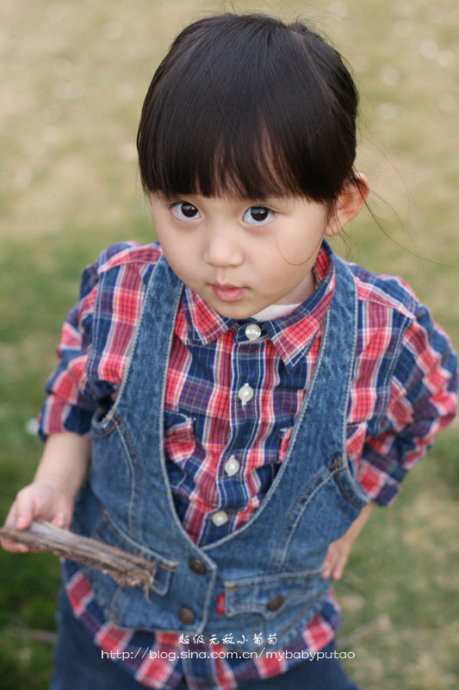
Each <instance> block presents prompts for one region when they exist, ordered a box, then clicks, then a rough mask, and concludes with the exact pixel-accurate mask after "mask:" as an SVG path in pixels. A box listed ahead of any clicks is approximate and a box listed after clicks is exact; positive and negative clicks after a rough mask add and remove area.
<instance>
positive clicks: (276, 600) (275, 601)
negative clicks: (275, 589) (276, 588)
mask: <svg viewBox="0 0 459 690" xmlns="http://www.w3.org/2000/svg"><path fill="white" fill-rule="evenodd" d="M283 603H284V597H283V596H282V594H276V596H275V597H271V599H270V600H269V601H268V603H267V604H266V608H267V609H268V611H277V609H280V607H281V606H282V604H283Z"/></svg>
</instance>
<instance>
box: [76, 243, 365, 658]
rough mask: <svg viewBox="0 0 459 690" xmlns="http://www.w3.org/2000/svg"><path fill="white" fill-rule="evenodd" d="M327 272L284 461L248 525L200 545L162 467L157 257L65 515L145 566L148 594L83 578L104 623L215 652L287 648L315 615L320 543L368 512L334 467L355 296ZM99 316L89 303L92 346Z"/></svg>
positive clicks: (165, 275)
mask: <svg viewBox="0 0 459 690" xmlns="http://www.w3.org/2000/svg"><path fill="white" fill-rule="evenodd" d="M333 260H334V264H335V270H336V289H335V294H334V297H333V300H332V303H331V306H330V308H329V310H328V312H327V316H326V323H325V327H324V333H323V337H322V343H321V348H320V353H319V357H318V360H317V363H316V365H315V368H314V374H313V380H312V382H311V385H310V387H309V390H308V391H307V394H306V397H305V400H304V404H303V406H302V409H301V411H300V413H299V415H298V418H297V420H296V423H295V427H294V430H293V434H292V437H291V440H290V443H289V446H288V450H287V454H286V456H285V459H284V460H283V462H282V464H281V466H280V469H279V471H278V473H277V475H276V477H275V479H274V481H273V483H272V485H271V487H270V489H269V491H268V493H267V495H266V496H265V498H264V500H263V502H262V504H261V506H260V507H259V508H258V510H257V511H256V513H255V514H254V515H253V517H252V518H251V519H250V520H249V521H248V522H247V523H246V524H245V525H244V526H243V527H241V528H240V529H237V530H236V531H235V532H233V533H231V534H228V535H227V536H225V537H224V538H222V539H219V540H218V541H216V542H213V543H211V544H208V545H205V546H203V547H200V546H197V545H196V544H195V543H194V542H193V541H192V540H191V539H190V537H189V536H188V534H187V533H186V531H185V529H184V528H183V526H182V524H181V522H180V520H179V518H178V517H177V514H176V511H175V508H174V502H173V497H172V494H171V489H170V486H169V482H168V476H167V470H166V463H165V456H164V400H165V386H166V377H167V370H168V359H169V351H170V346H171V341H172V337H173V332H174V323H175V318H176V313H177V309H178V305H179V302H180V298H181V293H182V288H183V284H182V283H181V282H180V281H179V279H178V278H177V276H176V275H175V274H174V273H173V271H172V270H171V269H170V267H169V265H168V264H167V262H166V260H165V259H164V258H162V259H161V260H160V261H159V263H158V264H157V266H156V268H155V270H154V271H153V272H152V275H151V278H150V280H149V283H148V287H147V290H146V294H145V298H144V305H143V310H142V315H141V319H140V321H139V324H138V327H137V329H136V333H135V337H134V342H133V345H132V348H131V356H130V360H129V363H128V366H127V370H126V374H125V377H124V380H123V383H122V385H121V388H120V390H119V394H118V397H117V400H116V402H115V404H114V405H113V407H112V408H111V409H110V410H109V412H108V413H102V412H101V413H99V414H97V413H96V414H95V416H94V419H93V424H92V436H93V455H92V472H91V475H90V477H89V480H88V482H87V484H86V485H85V487H83V489H82V491H81V492H80V496H79V500H78V501H77V505H76V508H75V515H74V526H75V528H76V529H77V531H79V532H80V533H82V534H85V535H87V536H91V537H94V538H96V539H100V540H102V541H104V542H106V543H108V544H111V545H113V546H117V547H119V548H121V549H124V550H126V551H129V552H132V553H134V554H136V555H140V556H142V557H143V558H144V559H146V560H147V561H149V563H150V564H151V572H152V574H153V576H154V582H153V585H152V587H151V589H150V590H149V591H148V592H145V591H144V589H143V588H142V587H133V588H130V587H121V586H119V585H118V584H117V583H116V582H115V581H114V580H113V579H112V578H110V577H109V576H107V575H104V574H102V573H101V572H100V571H98V570H94V569H88V568H85V573H86V575H87V577H88V578H89V580H90V582H91V585H92V587H93V589H94V592H95V596H96V599H97V601H98V603H99V605H100V606H101V607H102V610H103V611H104V613H105V616H106V617H107V619H109V620H111V621H112V622H113V623H115V624H116V625H119V626H121V627H127V628H135V629H147V630H167V631H175V632H182V633H187V634H195V633H203V634H204V635H206V636H209V637H210V636H211V635H216V636H217V637H218V638H220V640H221V638H222V637H223V636H224V635H230V634H231V635H232V636H233V639H234V643H235V644H234V647H235V648H238V647H239V648H240V649H241V650H244V651H250V650H251V649H253V648H254V642H253V638H254V635H255V634H257V635H259V634H260V633H261V634H262V635H263V636H264V639H265V640H266V639H267V637H268V636H269V635H272V636H275V638H277V645H273V646H271V647H270V649H274V648H275V647H276V646H277V647H283V646H285V645H287V644H288V642H289V641H290V640H292V639H293V638H294V637H296V636H297V635H298V633H299V632H300V631H301V630H302V629H303V627H304V625H305V623H307V622H308V621H309V620H310V619H311V618H312V617H313V616H314V615H315V614H316V613H317V612H318V611H319V610H320V608H321V606H322V605H323V603H324V600H325V599H326V597H327V594H328V592H329V589H330V581H329V580H324V579H322V577H321V566H322V563H323V561H324V558H325V555H326V553H327V548H328V545H329V544H330V542H332V541H334V540H336V539H338V538H339V537H340V536H342V535H343V534H344V532H346V531H347V529H348V528H349V526H350V524H351V523H352V522H353V521H354V520H355V518H356V517H357V516H358V514H359V512H360V510H361V508H362V507H363V506H364V505H365V504H366V503H367V502H368V500H369V497H368V495H367V494H366V493H365V491H364V490H363V489H362V488H361V486H360V485H359V484H358V482H357V480H356V479H355V477H354V476H353V473H352V471H351V468H350V466H349V464H348V461H347V456H346V417H347V407H348V396H349V387H350V383H351V377H352V371H353V359H354V349H355V342H356V330H357V298H356V288H355V283H354V278H353V276H352V274H351V272H350V270H349V269H348V268H347V267H346V265H345V263H344V262H343V261H341V260H340V259H339V258H338V257H336V256H334V257H333ZM101 292H103V290H102V291H101ZM102 307H103V305H102V304H99V303H96V306H95V331H94V332H95V337H97V316H98V310H100V309H102ZM222 594H223V595H224V600H223V601H224V611H223V610H222V598H221V596H220V595H222ZM219 596H220V598H219ZM217 603H219V606H218V610H217ZM238 642H239V644H238ZM229 646H230V647H231V646H232V645H229ZM258 649H259V647H258Z"/></svg>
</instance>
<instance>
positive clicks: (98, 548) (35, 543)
mask: <svg viewBox="0 0 459 690" xmlns="http://www.w3.org/2000/svg"><path fill="white" fill-rule="evenodd" d="M0 537H4V538H5V539H10V540H11V541H15V542H19V543H20V544H26V545H27V546H29V547H30V548H31V549H33V550H34V551H44V552H46V553H53V554H55V555H56V556H63V557H64V558H68V559H69V560H71V561H78V562H79V563H83V564H84V565H87V566H88V567H89V568H97V569H98V570H100V571H101V572H103V573H105V574H106V575H110V577H112V578H113V579H114V580H115V581H116V582H118V584H120V585H122V586H124V587H138V586H143V587H144V589H145V593H146V592H147V590H148V589H149V588H150V587H151V586H152V584H153V581H154V576H155V567H156V565H155V563H154V562H150V561H148V560H146V559H143V558H141V557H139V556H135V555H134V554H130V553H127V552H126V551H121V549H117V548H115V547H113V546H108V545H107V544H104V543H103V542H100V541H96V540H95V539H89V538H88V537H81V536H80V535H78V534H75V533H74V532H70V531H69V530H67V529H61V528H60V527H55V526H54V525H52V524H51V523H49V522H39V521H37V520H35V521H33V522H32V524H31V526H30V527H29V528H28V529H25V530H17V529H14V528H11V527H2V528H0Z"/></svg>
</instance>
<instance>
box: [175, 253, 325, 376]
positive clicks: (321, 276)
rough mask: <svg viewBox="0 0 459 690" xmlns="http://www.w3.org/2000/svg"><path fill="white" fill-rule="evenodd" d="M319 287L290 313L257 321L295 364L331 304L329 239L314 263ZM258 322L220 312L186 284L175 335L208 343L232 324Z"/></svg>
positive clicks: (190, 341)
mask: <svg viewBox="0 0 459 690" xmlns="http://www.w3.org/2000/svg"><path fill="white" fill-rule="evenodd" d="M313 270H314V276H315V278H316V284H317V287H316V290H315V291H314V292H313V293H312V295H310V296H309V297H308V298H307V299H306V300H305V301H304V302H303V303H302V304H300V305H299V306H298V307H297V308H296V309H294V310H293V311H291V312H290V313H289V314H285V315H284V316H281V317H279V318H277V319H273V320H271V321H261V322H260V321H258V322H257V323H258V324H259V325H260V326H261V327H262V330H263V331H264V333H265V334H266V336H267V337H269V338H270V339H271V341H272V343H273V345H274V347H275V348H276V349H277V351H278V352H279V355H280V357H281V358H282V360H283V362H284V364H285V365H287V366H294V365H295V364H296V363H297V362H298V361H299V360H300V359H301V357H302V356H304V352H305V350H307V349H309V346H310V345H311V343H312V340H313V338H314V337H315V335H316V334H317V332H318V331H319V329H320V327H321V324H322V323H323V319H324V317H325V314H326V312H327V310H328V308H329V306H330V304H331V300H332V297H333V293H334V289H335V269H334V263H333V252H332V250H331V249H330V247H329V245H328V244H327V243H326V242H323V244H322V247H321V249H320V251H319V254H318V256H317V259H316V263H315V264H314V269H313ZM251 322H255V320H254V319H250V318H249V319H244V320H235V319H229V318H227V317H225V316H222V315H221V314H219V313H218V312H217V311H215V309H213V308H212V307H211V306H210V305H209V304H207V302H205V301H204V300H203V299H201V297H199V295H197V294H196V293H195V292H193V290H191V288H189V287H185V289H184V292H183V299H182V301H181V305H180V309H179V313H178V315H177V321H176V326H175V333H176V335H177V336H178V337H179V338H180V339H181V340H182V342H184V343H185V344H189V345H209V344H210V343H212V342H213V341H215V340H217V338H219V337H220V336H221V335H223V334H224V333H226V332H227V331H228V330H229V329H230V328H232V327H233V326H234V327H235V328H238V327H240V326H241V325H247V324H248V323H251Z"/></svg>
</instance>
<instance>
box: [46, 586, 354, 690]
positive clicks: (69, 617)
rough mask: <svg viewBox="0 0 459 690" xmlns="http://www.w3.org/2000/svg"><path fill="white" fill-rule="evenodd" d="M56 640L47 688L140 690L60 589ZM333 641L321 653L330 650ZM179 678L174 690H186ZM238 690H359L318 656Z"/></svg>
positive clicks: (331, 663) (333, 663)
mask: <svg viewBox="0 0 459 690" xmlns="http://www.w3.org/2000/svg"><path fill="white" fill-rule="evenodd" d="M59 603H60V606H59V619H58V620H59V627H58V633H59V637H58V641H57V645H56V648H55V650H54V664H55V670H54V673H53V676H52V678H51V684H50V690H92V688H97V690H140V688H142V687H143V688H145V686H144V685H142V684H141V683H139V682H138V681H136V680H134V678H132V676H130V675H129V674H128V673H127V672H126V671H125V670H124V668H123V667H122V666H120V665H118V664H116V663H115V662H114V661H112V660H111V659H108V658H102V656H101V650H100V648H99V647H97V645H95V644H94V643H93V642H92V640H91V638H90V636H89V634H88V632H87V631H86V629H85V628H84V626H83V625H82V624H81V623H80V622H79V621H78V620H77V619H76V618H75V616H74V615H73V612H72V609H71V606H70V603H69V601H68V599H67V596H66V594H65V592H64V591H62V592H61V594H60V601H59ZM333 650H334V643H333V642H332V643H331V644H329V645H328V646H327V647H325V648H324V649H323V650H322V651H323V652H332V651H333ZM187 688H188V686H187V684H186V681H185V680H182V682H181V683H179V685H178V686H177V688H176V690H186V689H187ZM238 688H240V689H241V690H359V688H358V687H357V685H355V684H354V683H352V682H351V681H350V680H349V679H348V678H347V676H346V674H345V672H344V670H343V668H342V666H341V664H340V663H339V661H338V659H335V658H329V659H327V658H322V659H314V661H306V662H304V663H300V664H298V665H297V666H295V667H294V668H292V669H291V670H290V671H287V673H284V674H282V675H281V676H276V677H275V678H269V679H268V680H253V681H248V682H246V683H243V684H242V685H239V686H238Z"/></svg>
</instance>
